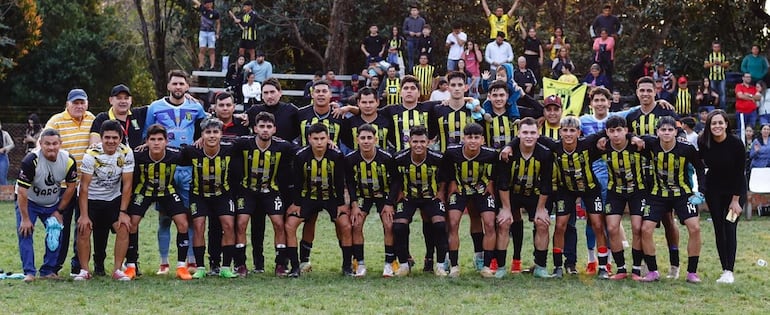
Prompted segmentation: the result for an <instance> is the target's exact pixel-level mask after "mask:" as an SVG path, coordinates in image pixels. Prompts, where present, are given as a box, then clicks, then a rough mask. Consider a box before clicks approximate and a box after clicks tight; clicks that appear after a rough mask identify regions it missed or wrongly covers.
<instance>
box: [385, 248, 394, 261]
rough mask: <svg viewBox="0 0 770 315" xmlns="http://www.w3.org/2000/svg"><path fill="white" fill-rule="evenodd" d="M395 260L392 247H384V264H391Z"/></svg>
mask: <svg viewBox="0 0 770 315" xmlns="http://www.w3.org/2000/svg"><path fill="white" fill-rule="evenodd" d="M395 259H396V255H395V252H394V251H393V245H385V262H386V263H392V262H393V261H394V260H395Z"/></svg>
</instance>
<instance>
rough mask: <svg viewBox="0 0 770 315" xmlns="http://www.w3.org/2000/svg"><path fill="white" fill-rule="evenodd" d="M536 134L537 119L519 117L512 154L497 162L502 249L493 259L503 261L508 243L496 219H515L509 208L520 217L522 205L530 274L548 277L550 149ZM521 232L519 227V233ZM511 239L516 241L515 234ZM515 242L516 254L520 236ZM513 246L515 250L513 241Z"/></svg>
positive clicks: (550, 187) (551, 168)
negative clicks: (530, 247) (530, 229)
mask: <svg viewBox="0 0 770 315" xmlns="http://www.w3.org/2000/svg"><path fill="white" fill-rule="evenodd" d="M493 102H494V101H493ZM539 137H540V134H539V133H538V127H537V121H536V120H535V119H533V118H531V117H526V118H524V119H522V120H521V123H520V126H519V134H518V137H517V139H515V140H514V142H512V143H511V149H512V152H511V154H512V156H511V157H510V158H509V159H508V161H509V162H508V163H506V164H504V165H501V166H500V172H499V174H498V180H497V182H496V183H497V189H498V190H499V192H500V201H501V205H502V208H501V209H500V214H499V215H498V224H499V226H498V231H497V248H504V249H502V250H500V249H498V250H497V261H499V262H505V248H507V247H508V231H507V229H506V224H505V222H500V221H502V220H503V219H505V218H506V217H507V215H508V214H509V213H510V214H511V215H512V216H513V217H514V220H515V215H513V213H512V212H518V213H519V217H521V211H520V210H519V209H521V208H524V209H525V210H526V211H527V215H528V216H529V221H531V222H533V223H534V236H533V241H534V247H535V251H534V256H535V268H534V270H533V274H534V276H535V277H536V278H550V276H551V275H550V274H548V271H547V270H546V267H547V266H546V262H547V260H548V228H549V226H550V225H551V219H550V217H549V215H548V211H549V210H548V208H547V207H548V205H549V203H548V198H549V196H550V195H551V194H553V185H552V181H553V174H552V173H553V153H552V152H551V150H548V149H547V148H546V147H545V146H542V145H540V144H538V143H537V139H538V138H539ZM514 222H515V221H514ZM522 228H523V227H522ZM523 233H524V232H523V231H522V232H521V234H523ZM514 242H516V239H515V237H514ZM518 246H519V247H518V250H519V255H521V240H519V245H518ZM514 250H516V247H515V243H514ZM520 268H521V260H519V271H521V269H520ZM501 270H502V271H501ZM504 274H505V269H504V268H498V269H497V272H496V273H495V276H496V277H498V278H499V277H502V275H504Z"/></svg>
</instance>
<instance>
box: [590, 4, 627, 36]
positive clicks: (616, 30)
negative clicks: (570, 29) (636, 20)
mask: <svg viewBox="0 0 770 315" xmlns="http://www.w3.org/2000/svg"><path fill="white" fill-rule="evenodd" d="M601 29H605V30H607V34H609V35H610V36H612V37H615V38H617V37H618V35H621V34H622V33H623V25H622V24H620V19H618V17H617V16H614V15H612V5H610V4H606V5H605V6H604V8H602V14H599V15H598V16H596V19H594V22H593V23H592V24H591V29H590V30H589V31H590V33H591V38H596V37H598V36H599V34H598V33H596V31H597V30H601Z"/></svg>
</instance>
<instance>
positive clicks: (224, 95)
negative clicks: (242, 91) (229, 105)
mask: <svg viewBox="0 0 770 315" xmlns="http://www.w3.org/2000/svg"><path fill="white" fill-rule="evenodd" d="M228 98H232V99H233V100H235V98H234V97H233V95H232V94H230V93H228V92H220V93H219V94H217V97H216V98H215V99H216V101H217V102H218V101H224V100H226V99H228Z"/></svg>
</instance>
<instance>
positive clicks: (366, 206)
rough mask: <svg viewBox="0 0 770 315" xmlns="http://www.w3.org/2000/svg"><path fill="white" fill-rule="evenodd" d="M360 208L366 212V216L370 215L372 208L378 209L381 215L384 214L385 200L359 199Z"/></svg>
mask: <svg viewBox="0 0 770 315" xmlns="http://www.w3.org/2000/svg"><path fill="white" fill-rule="evenodd" d="M358 207H359V208H361V211H363V212H366V214H369V212H370V211H371V210H372V207H376V209H377V213H380V212H382V208H383V207H385V199H384V198H358Z"/></svg>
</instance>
